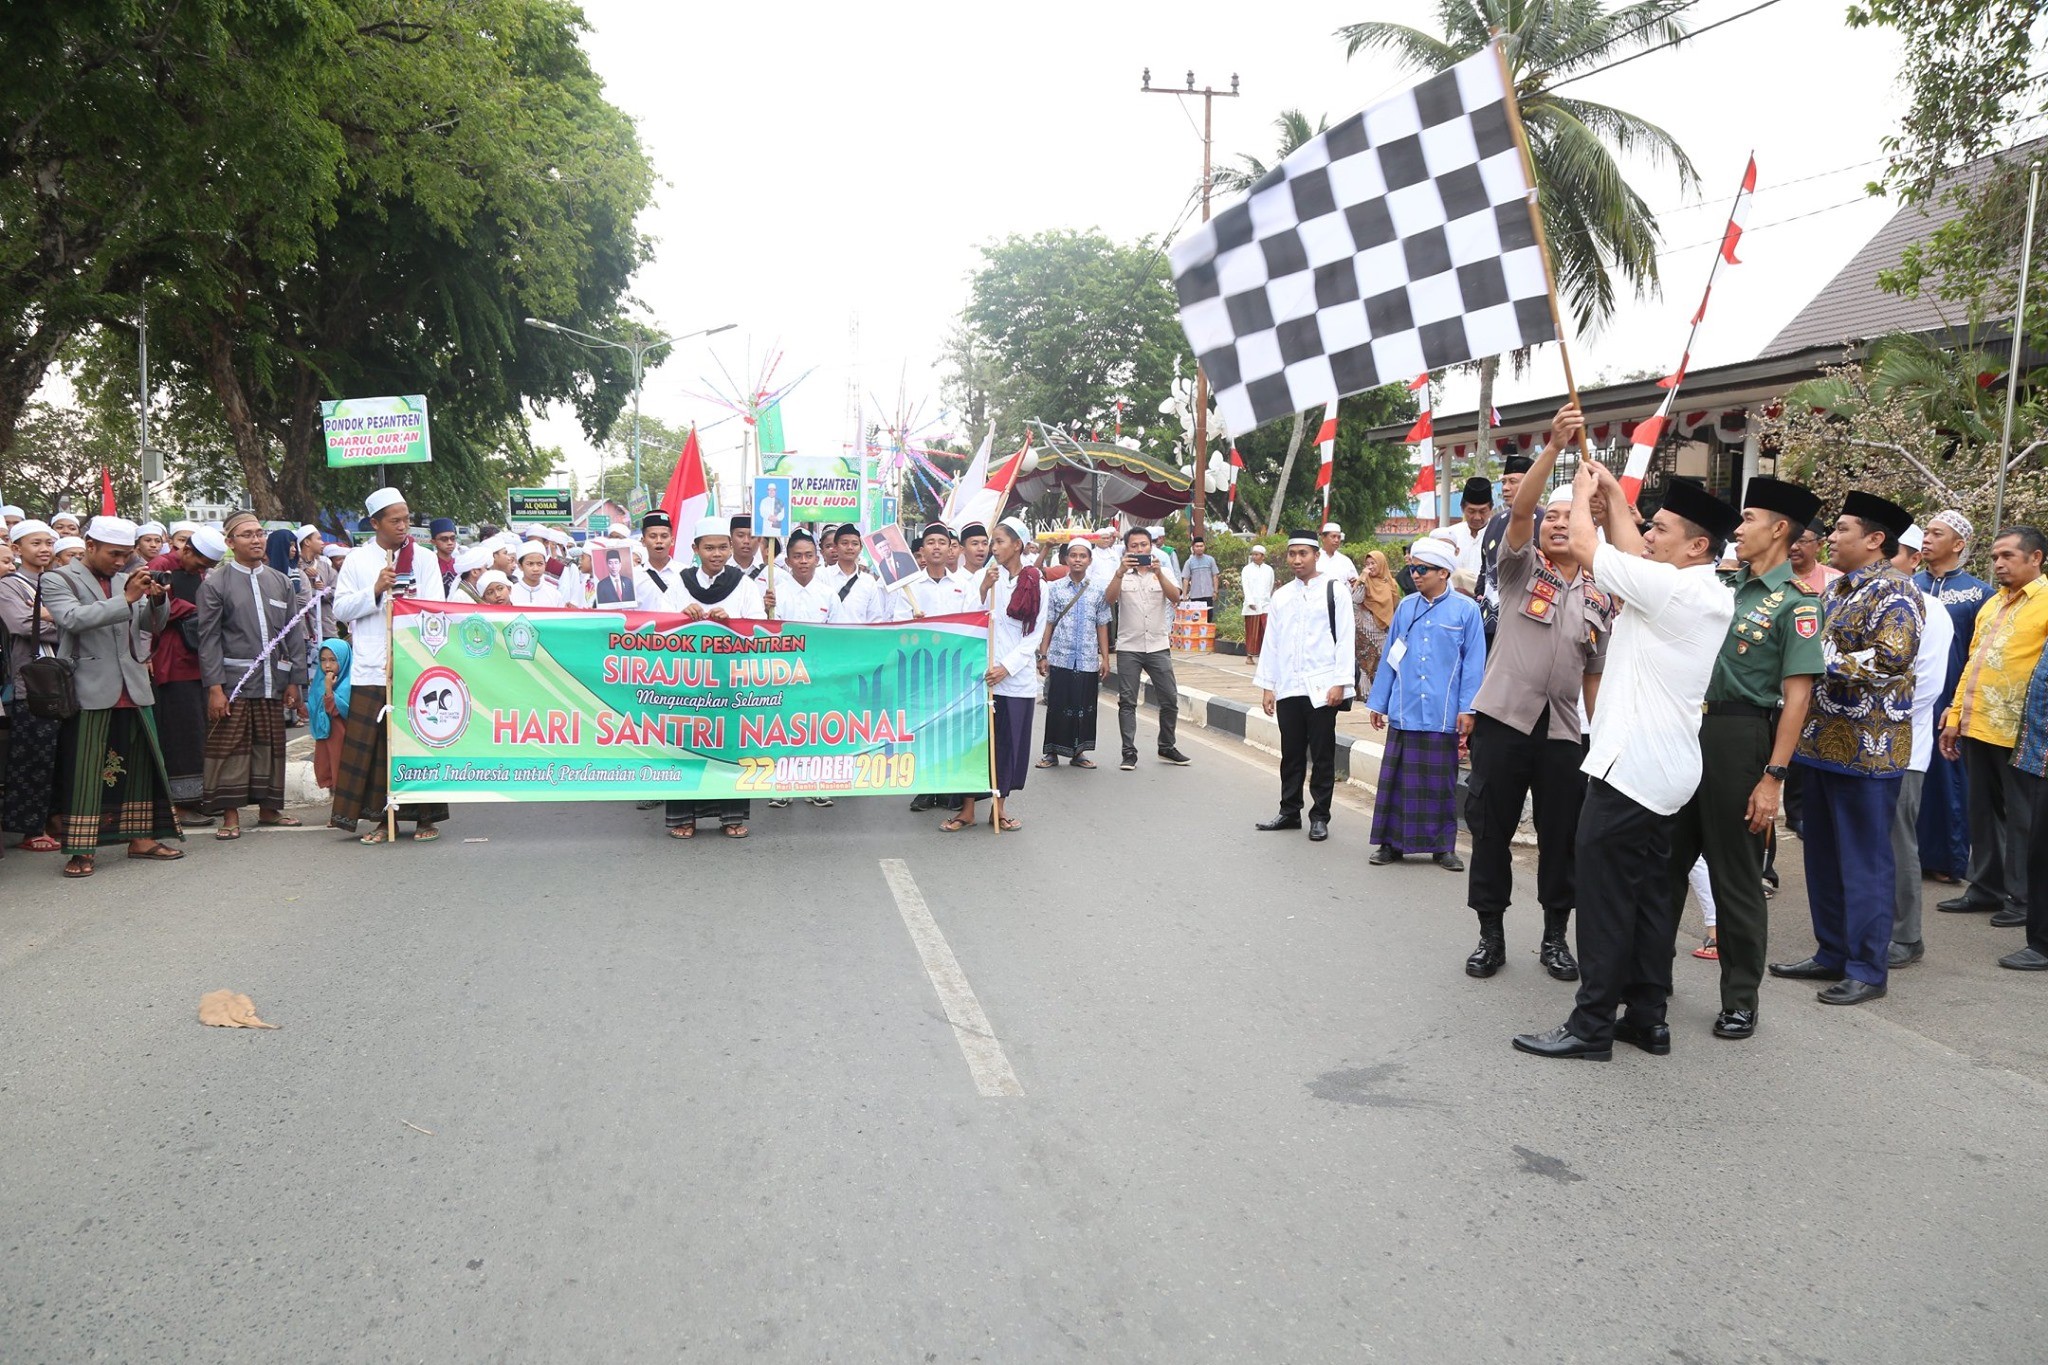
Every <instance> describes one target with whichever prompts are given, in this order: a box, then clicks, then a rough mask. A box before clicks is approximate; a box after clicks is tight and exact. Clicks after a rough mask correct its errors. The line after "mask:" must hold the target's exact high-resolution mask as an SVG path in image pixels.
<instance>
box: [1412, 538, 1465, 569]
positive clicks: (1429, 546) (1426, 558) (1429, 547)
mask: <svg viewBox="0 0 2048 1365" xmlns="http://www.w3.org/2000/svg"><path fill="white" fill-rule="evenodd" d="M1408 557H1409V558H1410V559H1419V560H1421V561H1422V562H1423V563H1424V564H1428V565H1431V566H1433V567H1435V568H1439V569H1455V568H1457V567H1458V555H1457V551H1455V550H1454V549H1452V548H1451V543H1450V542H1449V541H1447V540H1439V539H1437V538H1436V537H1435V536H1424V537H1423V538H1422V539H1420V540H1418V541H1416V542H1415V543H1414V544H1413V545H1411V546H1409V547H1408Z"/></svg>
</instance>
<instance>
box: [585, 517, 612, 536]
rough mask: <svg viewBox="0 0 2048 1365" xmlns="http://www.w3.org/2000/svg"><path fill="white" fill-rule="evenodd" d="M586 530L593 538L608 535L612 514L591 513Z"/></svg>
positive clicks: (610, 528)
mask: <svg viewBox="0 0 2048 1365" xmlns="http://www.w3.org/2000/svg"><path fill="white" fill-rule="evenodd" d="M586 529H587V530H588V531H589V532H590V534H592V535H594V536H606V535H610V534H611V530H612V514H611V513H609V512H592V513H591V514H590V525H589V526H588V527H587V528H586Z"/></svg>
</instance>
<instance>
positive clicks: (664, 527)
mask: <svg viewBox="0 0 2048 1365" xmlns="http://www.w3.org/2000/svg"><path fill="white" fill-rule="evenodd" d="M640 544H641V545H642V546H643V547H644V548H645V549H646V551H647V562H646V564H644V565H642V566H641V568H640V571H639V572H638V573H637V574H635V575H634V576H633V581H634V582H635V583H637V584H638V585H639V591H638V592H637V593H636V594H635V595H634V599H633V605H634V606H635V607H636V608H638V609H639V610H641V611H668V610H671V608H670V607H669V606H668V603H667V600H666V598H667V593H668V590H669V585H670V584H671V583H672V582H673V581H674V580H675V578H676V576H677V575H678V574H680V573H682V571H683V566H682V565H680V564H678V563H676V560H675V547H676V527H675V523H674V522H673V521H671V520H670V519H669V515H668V513H666V512H664V511H662V510H661V509H660V508H659V507H657V508H655V509H654V510H653V511H651V512H649V513H648V514H647V515H646V516H644V517H642V518H640Z"/></svg>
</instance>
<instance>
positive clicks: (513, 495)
mask: <svg viewBox="0 0 2048 1365" xmlns="http://www.w3.org/2000/svg"><path fill="white" fill-rule="evenodd" d="M573 507H574V500H573V499H572V498H571V497H570V496H569V490H568V489H566V488H511V489H507V490H506V491H505V523H506V524H507V525H508V526H535V525H540V524H542V523H546V522H556V521H567V520H569V518H570V517H571V516H572V515H573V514H574V513H573Z"/></svg>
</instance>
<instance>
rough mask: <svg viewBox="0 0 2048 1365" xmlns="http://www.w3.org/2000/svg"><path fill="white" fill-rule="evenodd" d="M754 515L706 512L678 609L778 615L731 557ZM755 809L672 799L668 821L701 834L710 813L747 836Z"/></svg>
mask: <svg viewBox="0 0 2048 1365" xmlns="http://www.w3.org/2000/svg"><path fill="white" fill-rule="evenodd" d="M749 520H750V519H749V518H746V517H733V518H731V519H729V520H728V519H727V518H724V517H705V518H703V519H702V520H700V521H699V522H698V523H697V534H696V536H695V537H694V540H693V544H694V546H695V548H696V551H697V566H696V567H695V568H692V569H685V570H684V571H683V572H681V573H680V574H677V575H676V580H675V592H674V593H673V594H671V595H670V600H671V601H672V602H673V603H674V605H675V609H676V610H679V611H681V612H682V614H683V615H685V616H687V617H689V618H690V619H691V620H693V621H707V620H708V621H744V620H753V621H758V620H762V619H764V618H769V617H772V616H773V614H774V611H775V594H774V593H772V592H770V593H763V592H762V591H761V586H760V584H758V583H756V582H755V581H754V580H753V579H752V578H750V577H748V576H747V575H746V574H743V573H741V572H740V570H739V567H738V566H737V565H735V564H732V563H730V562H729V561H730V560H731V558H732V552H733V539H734V537H733V532H734V531H736V530H738V529H739V526H740V525H741V523H743V522H748V521H749ZM753 812H754V803H753V802H752V801H749V800H748V799H747V798H745V797H743V796H724V797H718V798H715V799H712V800H685V801H670V802H669V803H668V808H667V811H666V813H665V815H664V820H663V823H664V824H666V825H667V826H668V836H669V838H671V839H694V838H696V837H697V821H698V820H700V819H706V818H709V819H713V820H716V821H718V823H719V826H720V827H721V828H722V829H724V831H725V837H726V838H728V839H744V838H746V837H747V821H748V819H749V818H751V817H752V815H753Z"/></svg>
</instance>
